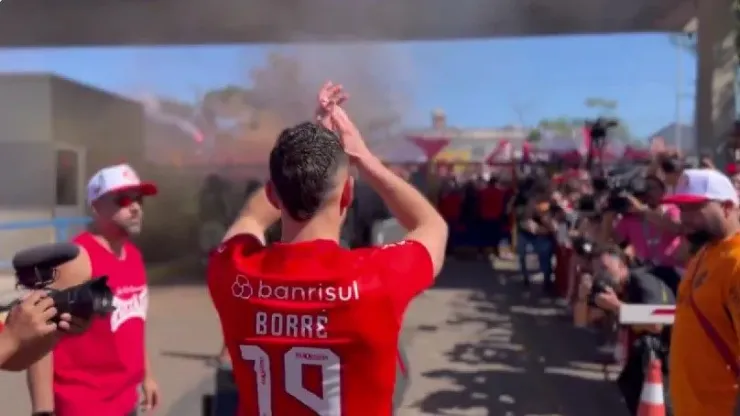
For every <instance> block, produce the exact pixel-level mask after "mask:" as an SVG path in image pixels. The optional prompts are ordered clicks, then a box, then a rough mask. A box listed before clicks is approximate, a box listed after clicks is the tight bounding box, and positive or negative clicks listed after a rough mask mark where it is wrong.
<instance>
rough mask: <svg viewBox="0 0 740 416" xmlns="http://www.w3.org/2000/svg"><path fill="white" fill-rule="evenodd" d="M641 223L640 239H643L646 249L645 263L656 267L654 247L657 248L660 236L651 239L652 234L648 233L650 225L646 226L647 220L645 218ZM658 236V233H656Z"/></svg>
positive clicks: (656, 259)
mask: <svg viewBox="0 0 740 416" xmlns="http://www.w3.org/2000/svg"><path fill="white" fill-rule="evenodd" d="M641 222H642V237H643V238H644V239H645V245H646V247H647V251H648V252H647V257H648V258H647V259H645V260H646V261H649V262H651V263H655V264H656V265H657V261H658V260H662V259H659V258H658V257H656V256H655V247H657V246H658V245H659V244H660V235H658V236H656V237H655V238H652V237H653V236H652V233H651V232H650V224H648V220H646V219H645V218H642V219H641ZM658 234H659V233H658Z"/></svg>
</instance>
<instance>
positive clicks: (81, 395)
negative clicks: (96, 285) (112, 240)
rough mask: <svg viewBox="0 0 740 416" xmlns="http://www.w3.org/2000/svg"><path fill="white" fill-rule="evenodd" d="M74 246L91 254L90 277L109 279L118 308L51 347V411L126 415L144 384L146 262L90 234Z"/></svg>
mask: <svg viewBox="0 0 740 416" xmlns="http://www.w3.org/2000/svg"><path fill="white" fill-rule="evenodd" d="M74 242H75V243H77V244H78V245H79V246H81V247H84V248H85V250H87V253H88V254H89V255H90V262H91V263H92V273H93V276H104V275H105V276H108V285H109V286H110V288H111V290H112V291H113V294H114V298H113V305H114V306H115V307H116V310H115V312H113V313H112V314H110V316H106V317H97V318H93V320H92V322H91V324H90V328H89V329H88V330H87V331H85V333H83V334H80V335H75V336H70V337H62V338H61V339H60V340H59V343H58V344H57V345H56V347H55V348H54V353H53V357H54V405H55V411H56V414H57V415H59V416H68V415H70V416H97V415H110V416H118V415H125V414H128V413H129V412H131V411H133V410H135V409H136V406H137V403H138V391H137V388H138V386H139V384H141V382H142V381H143V380H144V365H145V359H144V357H145V355H144V348H145V347H144V320H145V319H146V311H147V306H148V294H147V286H146V272H145V269H144V261H143V260H142V258H141V253H140V252H139V250H138V249H137V248H136V247H135V246H134V245H133V244H131V243H126V245H125V246H124V253H125V256H124V258H123V259H119V258H117V257H116V256H114V255H113V254H112V253H111V252H110V251H108V250H106V249H105V248H104V247H103V246H101V245H100V243H98V241H97V240H95V238H94V237H93V236H92V234H90V233H82V234H80V235H79V236H78V237H77V238H75V240H74Z"/></svg>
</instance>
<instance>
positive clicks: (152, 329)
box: [0, 260, 626, 416]
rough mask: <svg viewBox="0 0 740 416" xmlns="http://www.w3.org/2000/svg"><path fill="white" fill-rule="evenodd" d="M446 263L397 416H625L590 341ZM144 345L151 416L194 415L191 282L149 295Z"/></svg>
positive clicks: (11, 412) (419, 324)
mask: <svg viewBox="0 0 740 416" xmlns="http://www.w3.org/2000/svg"><path fill="white" fill-rule="evenodd" d="M495 269H496V271H494V269H493V268H492V267H491V264H490V263H488V262H486V261H482V260H481V261H458V260H449V261H448V262H447V264H446V266H445V270H444V272H443V273H442V275H441V276H440V278H439V280H438V282H437V284H436V285H435V287H434V288H432V289H430V290H429V291H427V292H426V293H424V294H423V295H421V296H420V297H419V298H417V299H416V300H415V301H414V302H413V304H412V305H411V306H410V308H409V310H408V312H407V315H406V319H405V323H404V324H405V330H404V334H403V338H404V340H405V342H406V343H407V345H408V347H407V348H408V355H409V358H410V377H411V385H410V388H409V390H408V392H407V394H406V399H405V403H404V406H403V407H402V408H401V409H400V410H399V412H398V416H417V415H434V416H440V415H450V416H478V415H481V416H484V415H494V416H595V415H599V416H624V415H626V412H624V411H622V410H621V409H622V407H621V404H620V401H619V396H618V392H617V388H616V386H615V385H614V382H613V381H611V380H609V376H610V374H611V376H612V377H613V372H611V373H610V370H613V368H609V367H607V365H606V359H605V357H604V356H602V355H599V353H598V352H597V348H596V340H595V338H594V336H593V334H591V333H589V332H587V331H583V330H576V329H574V328H573V327H572V325H570V323H569V322H568V319H567V317H566V316H564V314H563V313H562V308H561V307H560V306H558V305H555V304H553V302H552V301H551V300H549V299H547V298H545V297H542V296H539V295H538V293H539V286H537V285H535V286H534V287H533V289H531V290H529V291H525V290H524V289H523V287H522V284H521V282H520V278H519V276H518V274H517V273H515V272H514V271H513V270H512V269H513V264H511V263H508V262H499V263H496V264H495ZM148 344H149V348H150V349H149V351H150V355H151V360H152V363H153V366H154V370H155V372H156V374H157V376H158V378H159V383H160V387H161V389H162V399H163V401H162V403H161V406H160V408H159V409H158V411H157V412H156V413H155V414H157V415H166V416H200V414H201V413H200V411H201V404H200V398H201V396H202V395H203V394H205V393H210V392H211V391H212V389H213V369H212V368H210V367H209V366H208V360H209V359H210V358H211V357H212V355H213V354H214V353H215V352H217V351H218V350H219V348H220V344H221V342H220V330H219V325H218V322H217V319H216V316H215V312H214V310H213V308H212V306H211V304H210V300H209V299H208V296H207V294H206V292H205V287H204V285H203V283H202V280H201V279H199V278H198V277H197V276H193V277H192V278H191V279H185V280H184V281H177V282H167V283H166V284H164V285H156V286H154V287H152V289H151V299H150V314H149V323H148ZM0 403H3V409H2V411H1V412H0V413H1V414H2V416H15V415H19V416H23V415H28V414H29V413H30V411H29V406H28V394H27V391H26V388H25V376H24V374H12V373H0Z"/></svg>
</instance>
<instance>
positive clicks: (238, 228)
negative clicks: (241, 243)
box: [223, 186, 280, 244]
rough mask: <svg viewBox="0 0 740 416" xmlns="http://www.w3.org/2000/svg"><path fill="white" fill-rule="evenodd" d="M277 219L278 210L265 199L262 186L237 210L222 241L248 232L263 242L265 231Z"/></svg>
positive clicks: (265, 193) (265, 194) (265, 195)
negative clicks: (236, 214)
mask: <svg viewBox="0 0 740 416" xmlns="http://www.w3.org/2000/svg"><path fill="white" fill-rule="evenodd" d="M278 219H280V211H279V210H278V209H277V208H275V207H274V206H273V205H272V204H271V203H270V201H269V200H268V199H267V192H266V191H265V187H264V186H263V187H261V188H260V189H259V190H257V191H255V192H254V193H252V195H251V196H250V197H249V199H247V202H246V203H245V204H244V207H243V208H242V209H241V211H239V216H238V217H237V218H236V220H235V221H234V223H233V224H231V227H229V230H228V231H226V235H225V236H224V238H223V241H226V240H228V239H230V238H231V237H234V236H235V235H239V234H250V235H252V236H254V237H257V239H258V240H260V241H261V242H262V244H265V232H266V231H267V229H268V228H270V226H272V225H273V224H274V223H275V222H276V221H277V220H278Z"/></svg>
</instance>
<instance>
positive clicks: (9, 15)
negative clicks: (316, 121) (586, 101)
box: [0, 0, 711, 46]
mask: <svg viewBox="0 0 740 416" xmlns="http://www.w3.org/2000/svg"><path fill="white" fill-rule="evenodd" d="M710 1H711V0H710ZM693 5H694V3H693V1H692V0H649V1H645V0H621V1H619V2H616V3H615V2H614V1H612V0H590V1H587V0H352V1H347V0H281V1H275V0H67V1H64V0H61V1H60V0H57V1H48V0H23V1H16V0H6V1H4V2H2V3H0V44H2V45H8V46H36V45H47V46H66V45H119V44H204V43H246V42H260V43H271V42H287V41H296V40H320V41H334V40H347V39H352V40H355V39H373V40H426V39H457V38H487V37H495V36H527V35H544V34H562V33H612V32H648V31H677V30H681V28H682V27H683V25H684V24H685V23H686V22H687V21H688V20H689V19H690V18H691V17H692V13H693V12H694V10H693V8H694V7H693Z"/></svg>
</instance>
